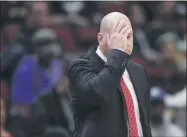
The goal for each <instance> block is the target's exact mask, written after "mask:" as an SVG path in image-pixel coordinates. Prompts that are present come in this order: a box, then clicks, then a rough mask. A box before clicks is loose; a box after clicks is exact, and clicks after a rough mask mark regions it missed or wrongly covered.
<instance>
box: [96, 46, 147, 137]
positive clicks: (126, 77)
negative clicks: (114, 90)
mask: <svg viewBox="0 0 187 137" xmlns="http://www.w3.org/2000/svg"><path fill="white" fill-rule="evenodd" d="M96 53H97V54H98V56H99V57H100V58H101V59H102V60H104V61H105V62H106V61H107V58H106V57H105V56H104V55H103V54H102V52H101V50H100V49H99V48H97V51H96ZM123 80H124V81H125V84H126V85H127V87H128V89H129V91H130V93H131V96H132V99H133V103H134V109H135V110H134V111H135V115H136V121H137V127H138V135H139V137H143V132H142V125H141V123H140V113H139V106H138V101H137V97H136V93H135V89H134V86H133V84H132V81H131V79H130V76H129V73H128V71H127V69H125V72H124V73H123Z"/></svg>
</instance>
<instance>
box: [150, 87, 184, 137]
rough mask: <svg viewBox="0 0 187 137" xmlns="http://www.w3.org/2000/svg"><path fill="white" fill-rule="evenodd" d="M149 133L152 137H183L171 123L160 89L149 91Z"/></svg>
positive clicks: (181, 132)
mask: <svg viewBox="0 0 187 137" xmlns="http://www.w3.org/2000/svg"><path fill="white" fill-rule="evenodd" d="M150 92H151V113H152V115H151V124H150V126H151V132H152V135H153V137H161V136H162V137H185V132H184V131H183V130H182V129H181V128H180V127H179V126H178V125H176V124H174V123H173V122H172V114H171V113H170V111H168V110H167V108H166V104H165V99H164V98H165V96H166V92H165V91H164V90H163V89H162V88H160V87H152V88H151V90H150Z"/></svg>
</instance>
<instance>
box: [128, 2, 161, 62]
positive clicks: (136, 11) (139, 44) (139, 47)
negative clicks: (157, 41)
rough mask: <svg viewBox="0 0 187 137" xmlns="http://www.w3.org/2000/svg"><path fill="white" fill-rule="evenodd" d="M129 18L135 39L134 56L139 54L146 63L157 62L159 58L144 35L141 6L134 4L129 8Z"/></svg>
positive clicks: (144, 20) (144, 22)
mask: <svg viewBox="0 0 187 137" xmlns="http://www.w3.org/2000/svg"><path fill="white" fill-rule="evenodd" d="M128 12H129V16H130V19H131V21H132V25H133V29H134V38H135V45H136V46H135V50H134V51H135V54H137V52H140V53H141V55H142V56H143V57H144V58H145V59H146V60H148V61H158V60H160V59H161V56H160V54H159V53H158V52H156V51H155V50H153V49H152V48H151V46H150V43H149V41H148V38H147V34H146V33H145V30H144V28H145V27H146V25H147V24H146V14H145V11H144V10H143V8H142V7H141V5H139V4H137V3H134V4H132V5H131V6H130V9H129V11H128Z"/></svg>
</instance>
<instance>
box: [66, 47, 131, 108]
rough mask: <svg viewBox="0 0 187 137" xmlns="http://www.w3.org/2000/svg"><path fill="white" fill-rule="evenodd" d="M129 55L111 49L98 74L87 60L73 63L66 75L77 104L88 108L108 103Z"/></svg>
mask: <svg viewBox="0 0 187 137" xmlns="http://www.w3.org/2000/svg"><path fill="white" fill-rule="evenodd" d="M128 59H129V55H128V54H126V53H124V52H122V51H120V50H118V49H113V50H111V51H110V53H109V54H108V57H107V62H106V63H105V65H104V68H103V69H102V70H101V71H100V73H97V72H95V70H93V67H92V64H91V63H90V62H89V61H88V60H82V61H80V60H77V61H75V62H74V63H73V64H72V65H71V67H70V69H69V73H68V75H69V76H68V77H69V81H70V87H71V88H73V89H72V91H73V92H74V93H75V98H74V97H73V98H72V99H77V98H78V101H79V103H82V104H83V105H89V106H100V105H101V104H102V103H104V102H108V101H109V100H110V97H111V96H112V92H114V91H115V90H116V89H117V88H118V86H119V83H120V78H121V76H122V74H123V72H124V70H125V66H126V63H127V61H128Z"/></svg>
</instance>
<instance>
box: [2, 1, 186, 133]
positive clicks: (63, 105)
mask: <svg viewBox="0 0 187 137" xmlns="http://www.w3.org/2000/svg"><path fill="white" fill-rule="evenodd" d="M0 4H1V20H0V28H1V30H0V32H1V33H0V37H1V41H0V42H1V43H0V51H1V69H0V78H1V134H2V136H3V135H4V136H6V137H71V136H72V133H73V131H74V122H73V113H72V108H71V99H70V97H69V89H68V79H67V77H66V76H67V69H68V66H69V63H70V62H71V60H72V59H75V58H77V57H79V56H81V55H83V54H84V53H85V52H86V51H87V50H88V49H89V48H90V47H92V46H97V45H98V43H97V37H96V36H97V33H98V32H99V25H100V21H101V19H102V17H103V16H104V15H106V14H107V13H109V12H112V11H119V12H122V13H124V14H126V15H127V16H128V17H129V18H130V20H131V22H132V26H133V29H134V50H133V55H132V58H131V60H133V61H134V62H137V63H140V64H142V65H143V66H144V67H145V69H146V70H147V72H148V75H149V79H150V86H151V87H150V88H151V102H152V105H151V108H152V118H151V128H152V133H153V136H154V137H158V136H178V137H179V136H180V137H181V136H185V134H186V131H185V129H186V32H187V30H186V3H185V2H179V1H177V2H174V1H160V2H148V1H145V2H143V1H142V2H135V1H134V2H128V1H123V2H122V1H121V2H94V1H76V2H65V1H63V2H61V1H56V2H55V1H53V2H42V1H40V2H23V1H7V2H1V3H0ZM4 136H3V137H4Z"/></svg>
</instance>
